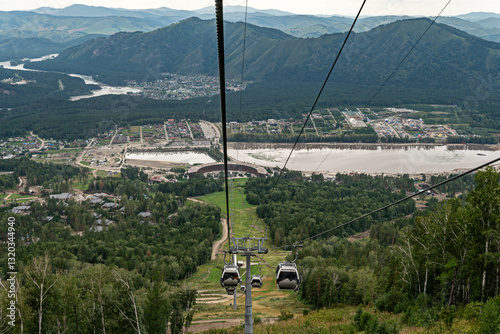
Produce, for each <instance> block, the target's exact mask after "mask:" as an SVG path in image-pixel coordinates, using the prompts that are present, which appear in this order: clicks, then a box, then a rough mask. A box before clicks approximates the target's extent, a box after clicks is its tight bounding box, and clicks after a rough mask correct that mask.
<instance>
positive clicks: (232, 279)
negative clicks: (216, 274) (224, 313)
mask: <svg viewBox="0 0 500 334" xmlns="http://www.w3.org/2000/svg"><path fill="white" fill-rule="evenodd" d="M240 282H241V280H240V273H239V271H238V267H237V266H236V265H234V264H226V265H225V266H224V270H223V271H222V276H221V278H220V285H221V286H222V287H223V288H227V287H236V286H238V284H239V283H240Z"/></svg>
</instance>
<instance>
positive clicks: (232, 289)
mask: <svg viewBox="0 0 500 334" xmlns="http://www.w3.org/2000/svg"><path fill="white" fill-rule="evenodd" d="M235 290H236V288H235V287H234V286H227V287H226V292H227V294H228V295H231V296H232V295H234V291H235Z"/></svg>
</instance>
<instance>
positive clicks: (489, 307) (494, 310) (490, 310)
mask: <svg viewBox="0 0 500 334" xmlns="http://www.w3.org/2000/svg"><path fill="white" fill-rule="evenodd" d="M498 301H500V299H498V300H495V299H490V300H488V301H487V302H486V304H484V308H483V312H481V316H480V317H479V332H480V333H482V334H497V333H500V329H499V327H498V325H499V324H500V321H499V317H498V316H499V311H500V310H499V307H498V303H497V302H498Z"/></svg>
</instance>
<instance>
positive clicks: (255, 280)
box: [251, 275, 262, 288]
mask: <svg viewBox="0 0 500 334" xmlns="http://www.w3.org/2000/svg"><path fill="white" fill-rule="evenodd" d="M251 285H252V288H261V287H262V278H260V276H259V275H253V276H252V280H251Z"/></svg>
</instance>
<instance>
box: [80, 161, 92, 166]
mask: <svg viewBox="0 0 500 334" xmlns="http://www.w3.org/2000/svg"><path fill="white" fill-rule="evenodd" d="M80 163H81V164H82V165H85V166H90V161H83V160H82V161H80Z"/></svg>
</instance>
